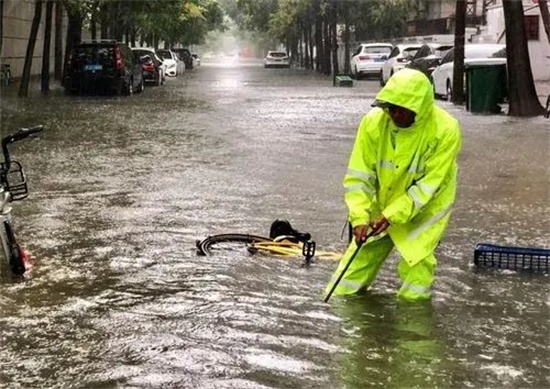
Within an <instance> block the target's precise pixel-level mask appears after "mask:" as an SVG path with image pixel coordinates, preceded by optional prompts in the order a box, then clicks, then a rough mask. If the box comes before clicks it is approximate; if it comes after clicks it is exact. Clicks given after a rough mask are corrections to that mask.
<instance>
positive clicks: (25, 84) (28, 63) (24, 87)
mask: <svg viewBox="0 0 550 389" xmlns="http://www.w3.org/2000/svg"><path fill="white" fill-rule="evenodd" d="M42 4H43V1H42V0H36V1H35V3H34V18H33V19H32V25H31V34H30V36H29V42H28V44H27V54H26V55H25V65H23V75H22V77H21V85H20V86H19V93H18V95H19V97H27V96H28V94H29V81H30V78H31V68H32V56H33V54H34V45H35V43H36V37H37V35H38V27H39V26H40V19H41V18H42Z"/></svg>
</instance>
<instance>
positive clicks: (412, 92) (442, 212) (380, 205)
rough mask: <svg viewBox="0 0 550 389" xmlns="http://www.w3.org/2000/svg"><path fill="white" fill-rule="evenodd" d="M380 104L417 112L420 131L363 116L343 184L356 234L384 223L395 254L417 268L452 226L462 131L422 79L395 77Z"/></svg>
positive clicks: (408, 74)
mask: <svg viewBox="0 0 550 389" xmlns="http://www.w3.org/2000/svg"><path fill="white" fill-rule="evenodd" d="M376 99H377V100H382V101H387V102H389V103H392V104H395V105H399V106H401V107H405V108H407V109H410V110H412V111H414V112H415V113H416V117H415V123H414V124H413V125H412V126H411V127H408V128H399V127H397V126H396V125H395V124H394V123H393V121H392V120H391V118H390V117H389V115H388V114H386V113H385V112H384V111H383V110H382V109H381V108H374V109H372V110H371V111H370V112H369V113H368V114H367V115H365V116H364V118H363V120H362V121H361V124H360V125H359V129H358V133H357V138H356V140H355V144H354V146H353V151H352V153H351V157H350V160H349V164H348V170H347V173H346V176H345V178H344V188H345V200H346V204H347V206H348V209H349V218H350V221H351V223H352V225H353V226H354V227H355V226H357V225H360V224H368V222H369V221H370V220H375V219H378V218H379V217H381V216H382V215H383V216H385V217H386V219H388V221H389V222H390V227H389V228H388V233H389V235H390V237H391V238H392V240H393V242H394V243H395V245H396V247H397V249H398V250H399V252H400V253H401V255H402V256H403V258H404V259H405V260H406V261H407V262H408V263H409V264H410V265H414V264H415V263H417V262H418V261H419V260H421V259H422V258H425V257H426V256H427V255H429V254H431V253H432V252H433V251H434V250H435V247H436V246H437V243H438V242H439V240H440V239H441V237H442V235H443V233H444V230H445V227H446V225H447V222H448V220H449V217H450V212H451V207H452V205H453V203H454V201H455V192H456V181H457V164H456V159H457V155H458V152H459V150H460V146H461V134H460V127H459V124H458V122H457V120H456V119H454V118H453V117H452V116H451V115H449V114H448V113H447V112H445V111H444V110H443V109H441V108H439V107H437V106H435V104H434V96H433V89H432V85H431V83H430V81H429V80H428V78H427V77H426V76H425V75H424V74H423V73H421V72H419V71H416V70H412V69H403V70H401V71H399V72H397V73H395V74H394V75H393V76H392V77H391V78H390V79H389V81H388V83H387V84H386V86H385V87H384V88H383V89H382V90H381V91H380V92H379V93H378V95H377V96H376Z"/></svg>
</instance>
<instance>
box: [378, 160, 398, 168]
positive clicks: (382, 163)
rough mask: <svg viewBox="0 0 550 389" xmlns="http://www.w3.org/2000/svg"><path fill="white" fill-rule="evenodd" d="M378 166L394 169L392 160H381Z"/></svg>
mask: <svg viewBox="0 0 550 389" xmlns="http://www.w3.org/2000/svg"><path fill="white" fill-rule="evenodd" d="M378 166H380V167H381V168H382V169H392V170H393V169H395V164H394V163H393V162H392V161H387V160H382V161H379V162H378Z"/></svg>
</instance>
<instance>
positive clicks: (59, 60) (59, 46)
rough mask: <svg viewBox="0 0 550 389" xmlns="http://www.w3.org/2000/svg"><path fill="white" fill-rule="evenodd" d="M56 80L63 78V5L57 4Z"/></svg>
mask: <svg viewBox="0 0 550 389" xmlns="http://www.w3.org/2000/svg"><path fill="white" fill-rule="evenodd" d="M54 53H55V59H54V78H55V79H56V80H61V78H62V77H63V4H61V2H60V1H57V2H56V3H55V47H54Z"/></svg>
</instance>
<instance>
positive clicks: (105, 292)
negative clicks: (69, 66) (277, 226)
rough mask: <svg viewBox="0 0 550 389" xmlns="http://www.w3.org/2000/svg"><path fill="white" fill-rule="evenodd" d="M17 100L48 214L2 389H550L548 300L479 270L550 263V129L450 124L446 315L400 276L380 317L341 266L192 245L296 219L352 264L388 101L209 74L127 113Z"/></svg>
mask: <svg viewBox="0 0 550 389" xmlns="http://www.w3.org/2000/svg"><path fill="white" fill-rule="evenodd" d="M12 89H13V90H5V91H3V92H2V101H1V119H2V122H1V129H2V135H3V136H5V135H6V134H7V133H8V132H9V131H12V130H15V129H17V128H18V127H20V126H31V125H36V124H44V125H45V126H46V128H47V130H46V131H45V133H44V134H43V136H42V137H41V138H39V139H33V140H27V141H24V142H21V143H19V144H16V145H15V146H14V147H12V154H13V156H14V158H15V159H17V160H19V161H20V162H22V163H23V165H24V166H25V168H26V171H27V176H28V180H29V186H30V191H31V194H30V197H29V198H28V199H27V200H25V201H22V202H18V203H14V208H15V211H14V214H15V218H16V231H17V233H18V236H19V240H20V241H21V243H22V244H23V245H24V246H25V247H26V248H27V249H28V251H29V252H30V254H31V256H32V258H33V260H34V267H33V270H32V272H31V273H30V274H29V275H28V276H27V278H26V279H24V280H16V279H10V278H6V277H4V278H3V279H2V281H1V283H0V387H6V388H14V387H55V388H70V387H74V388H143V387H147V388H161V387H162V388H543V387H548V386H549V385H550V382H549V369H548V361H549V357H550V351H549V345H550V340H549V330H548V328H549V326H548V324H549V309H550V303H549V289H550V288H549V279H548V276H546V275H542V274H523V273H517V272H512V271H495V270H483V269H477V268H475V267H473V266H472V265H471V262H472V257H473V250H474V245H475V244H476V243H478V242H487V243H496V244H504V245H517V246H531V247H548V246H550V228H549V227H550V226H549V220H550V218H549V216H550V215H549V213H550V212H549V211H550V205H549V198H550V196H549V194H550V193H549V190H550V189H549V188H550V185H549V184H550V172H549V169H548V166H550V164H549V162H550V157H549V156H550V137H549V130H550V121H548V120H545V119H543V118H535V119H527V120H520V119H513V118H508V117H506V116H480V115H476V116H474V115H470V114H468V113H465V112H464V110H463V109H462V108H454V107H453V106H451V105H449V104H447V103H440V104H441V105H442V106H443V107H445V108H448V109H449V110H450V111H451V112H452V113H453V114H454V115H456V116H457V117H458V118H459V119H460V121H461V123H462V125H463V134H464V145H463V151H462V154H461V156H460V168H461V170H460V192H459V199H458V202H457V205H456V208H455V213H454V217H453V220H452V223H451V225H450V228H449V230H448V233H447V236H446V239H445V240H444V241H443V242H442V244H441V246H440V248H439V250H438V258H439V262H440V267H439V270H438V276H437V281H436V283H435V294H434V298H433V300H432V301H431V303H425V304H424V303H423V304H407V303H402V302H399V301H398V300H397V299H396V297H395V293H396V290H397V288H398V287H399V283H398V279H397V275H396V263H397V257H396V256H392V257H391V258H390V259H388V261H387V262H386V264H385V266H384V268H383V269H382V271H381V274H380V276H379V278H378V280H377V282H376V283H375V285H374V287H375V288H374V292H373V293H372V294H371V295H368V296H358V297H354V298H348V299H341V298H333V299H331V301H330V303H329V304H325V303H324V302H323V300H322V291H323V288H324V285H325V283H326V282H327V280H328V279H329V277H330V276H331V274H332V272H333V270H334V268H335V266H336V264H335V263H334V262H326V261H317V262H316V263H314V264H313V265H312V266H310V267H302V266H301V264H302V260H301V259H299V258H291V259H289V258H278V257H272V256H261V255H255V256H250V255H249V254H248V253H247V252H246V251H244V250H243V251H242V252H241V251H240V250H237V251H232V252H229V253H226V254H222V255H218V256H213V257H199V256H197V255H196V252H195V241H196V240H197V239H202V238H204V237H206V236H208V235H212V234H217V233H224V232H243V233H251V234H260V235H267V234H268V233H269V226H270V224H271V222H272V221H274V220H275V219H277V218H284V219H288V220H289V221H290V222H291V223H292V225H293V226H294V227H295V228H297V229H300V230H306V231H309V232H310V233H311V234H312V236H313V239H314V240H315V241H316V242H317V247H318V249H324V250H333V251H341V250H343V249H344V247H345V239H341V230H342V227H343V225H344V221H345V219H346V209H345V206H344V203H343V191H342V187H341V181H342V178H343V175H344V173H345V171H346V164H347V159H348V155H349V152H350V150H351V146H352V142H353V140H354V136H355V131H356V127H357V125H358V123H359V121H360V118H361V116H362V114H363V113H364V112H366V111H367V110H368V109H369V107H370V103H371V102H372V99H373V97H374V95H375V93H376V92H377V90H378V89H379V86H378V82H377V81H373V80H370V81H369V80H365V81H361V82H358V83H356V84H355V86H354V87H353V88H351V89H350V88H334V87H333V86H332V80H331V79H329V78H325V77H323V76H320V75H318V74H314V73H311V72H308V71H305V70H296V69H291V70H286V69H269V70H266V69H264V68H263V67H262V66H261V64H260V63H246V64H239V63H234V64H226V65H222V64H203V66H202V67H200V68H198V69H195V70H194V71H189V72H187V73H186V74H185V75H183V77H180V78H178V79H171V80H168V82H167V84H166V85H164V86H162V87H150V88H147V89H146V90H145V92H144V93H143V94H142V95H134V96H130V97H124V98H116V97H78V96H64V95H63V93H62V91H61V90H59V89H55V90H54V91H53V92H52V93H51V94H50V96H48V97H47V98H43V97H41V96H40V95H39V93H38V92H37V91H36V90H33V91H32V93H31V97H30V98H28V99H26V100H21V99H18V98H17V97H15V96H14V95H15V88H12Z"/></svg>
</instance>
